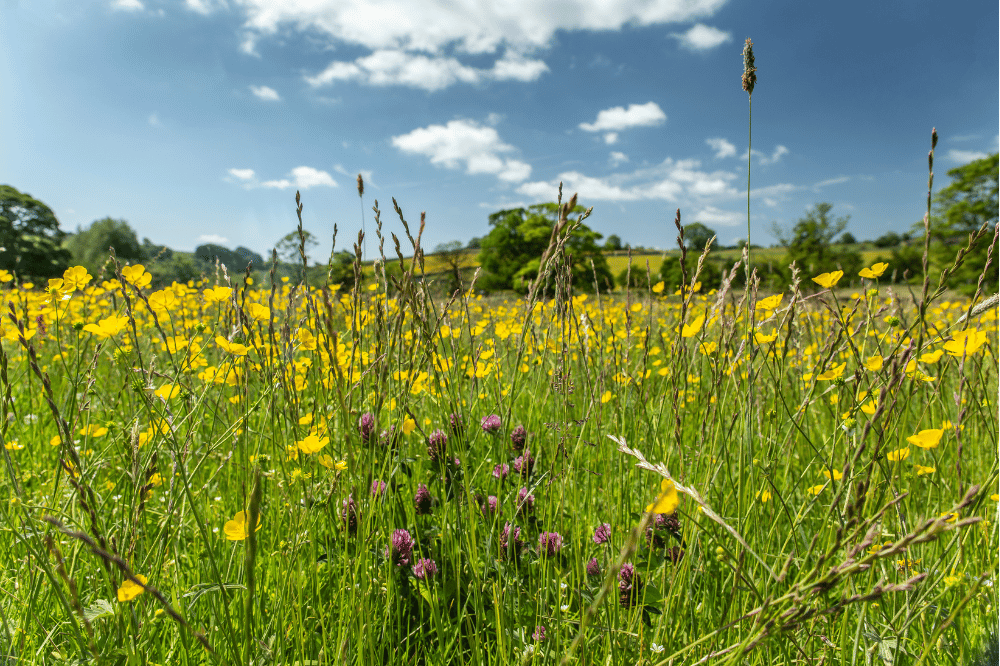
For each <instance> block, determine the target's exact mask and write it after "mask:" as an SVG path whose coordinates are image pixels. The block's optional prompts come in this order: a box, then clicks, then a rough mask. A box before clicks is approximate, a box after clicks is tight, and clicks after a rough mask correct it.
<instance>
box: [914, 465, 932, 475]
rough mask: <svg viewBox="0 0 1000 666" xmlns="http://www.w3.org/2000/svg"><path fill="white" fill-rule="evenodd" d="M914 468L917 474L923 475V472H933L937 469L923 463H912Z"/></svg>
mask: <svg viewBox="0 0 1000 666" xmlns="http://www.w3.org/2000/svg"><path fill="white" fill-rule="evenodd" d="M913 468H914V470H916V472H917V476H924V475H925V474H933V473H934V472H936V471H937V468H935V467H924V466H923V465H914V466H913Z"/></svg>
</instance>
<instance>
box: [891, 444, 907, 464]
mask: <svg viewBox="0 0 1000 666" xmlns="http://www.w3.org/2000/svg"><path fill="white" fill-rule="evenodd" d="M885 457H886V460H888V461H889V462H900V461H902V460H906V459H907V458H909V457H910V449H909V447H907V448H905V449H896V450H895V451H891V452H889V453H887V454H885Z"/></svg>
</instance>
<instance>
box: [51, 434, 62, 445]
mask: <svg viewBox="0 0 1000 666" xmlns="http://www.w3.org/2000/svg"><path fill="white" fill-rule="evenodd" d="M60 444H62V437H60V436H59V435H56V436H54V437H53V438H52V439H50V440H49V446H59V445H60Z"/></svg>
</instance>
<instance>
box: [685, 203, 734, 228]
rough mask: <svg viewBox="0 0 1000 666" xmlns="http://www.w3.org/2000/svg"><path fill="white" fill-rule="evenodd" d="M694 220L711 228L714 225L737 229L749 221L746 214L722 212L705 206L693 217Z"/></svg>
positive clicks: (713, 207)
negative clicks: (738, 225)
mask: <svg viewBox="0 0 1000 666" xmlns="http://www.w3.org/2000/svg"><path fill="white" fill-rule="evenodd" d="M689 217H692V216H689ZM693 219H694V220H696V221H697V222H701V223H702V224H704V225H705V226H709V227H710V226H712V225H713V224H715V225H718V226H723V227H735V226H736V225H737V224H742V223H744V222H746V220H747V218H746V214H745V213H734V212H732V211H728V210H720V209H718V208H716V207H715V206H705V207H704V208H702V209H701V210H700V211H699V212H698V213H696V214H695V215H694V216H693Z"/></svg>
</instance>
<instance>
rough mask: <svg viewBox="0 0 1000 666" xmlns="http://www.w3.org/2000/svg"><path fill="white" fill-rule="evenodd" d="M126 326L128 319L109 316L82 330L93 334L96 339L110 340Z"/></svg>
mask: <svg viewBox="0 0 1000 666" xmlns="http://www.w3.org/2000/svg"><path fill="white" fill-rule="evenodd" d="M127 325H128V317H120V316H118V315H111V316H110V317H106V318H104V319H101V320H100V321H99V322H97V323H96V324H87V325H86V326H84V327H83V330H85V331H87V332H88V333H93V334H94V335H96V336H97V337H99V338H101V339H102V340H103V339H104V338H112V337H114V336H116V335H118V334H119V333H121V332H122V331H123V330H124V329H125V327H126V326H127Z"/></svg>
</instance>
